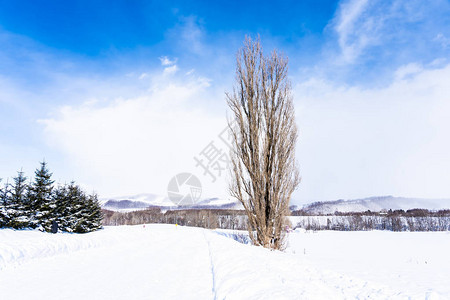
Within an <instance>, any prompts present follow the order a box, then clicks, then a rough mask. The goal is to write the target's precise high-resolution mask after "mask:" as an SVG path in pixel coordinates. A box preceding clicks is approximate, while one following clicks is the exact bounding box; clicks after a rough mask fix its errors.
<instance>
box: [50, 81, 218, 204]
mask: <svg viewBox="0 0 450 300" xmlns="http://www.w3.org/2000/svg"><path fill="white" fill-rule="evenodd" d="M151 82H152V86H151V88H150V90H149V92H148V93H147V94H146V95H143V96H140V97H136V98H123V99H116V100H113V101H110V102H107V103H105V102H101V103H100V104H98V103H85V104H83V105H80V106H65V107H62V108H61V109H60V111H59V114H58V115H57V116H56V117H54V118H48V119H46V120H42V121H41V123H43V124H44V126H45V134H46V137H47V141H48V143H50V144H51V145H52V146H53V147H55V148H58V149H60V150H61V151H62V152H64V153H65V154H66V155H67V158H68V164H70V165H71V166H72V167H73V168H74V169H75V170H76V172H77V173H78V174H80V175H79V177H80V178H79V180H80V181H81V182H84V183H85V184H87V185H89V186H92V187H93V188H95V189H97V190H98V191H99V192H100V194H101V196H113V195H116V196H117V195H126V194H135V193H139V192H151V193H157V194H162V195H165V194H166V188H167V184H168V182H169V180H170V178H171V177H172V176H174V175H176V174H177V173H180V172H192V173H194V174H196V175H197V176H198V177H199V178H200V180H201V181H202V184H203V185H204V188H205V190H204V196H208V195H209V196H213V195H221V196H222V195H225V187H224V182H219V183H218V184H211V183H210V179H209V178H208V177H205V176H203V175H202V174H203V173H202V170H201V169H199V168H196V167H195V161H194V159H193V157H194V156H195V155H197V154H198V153H199V152H200V151H201V150H202V149H203V148H204V147H205V146H206V145H207V144H208V143H209V142H210V141H211V140H213V139H214V138H215V137H216V136H217V134H219V133H220V131H221V130H222V129H223V127H224V126H225V125H226V120H225V116H224V115H215V114H214V113H211V112H210V111H207V108H206V107H204V106H203V105H202V103H204V102H205V101H208V100H209V99H208V97H211V92H210V91H209V89H208V87H209V80H208V79H205V78H202V77H192V76H191V77H189V79H188V78H185V77H181V78H172V79H171V80H167V79H164V77H162V76H161V74H154V75H153V76H151Z"/></svg>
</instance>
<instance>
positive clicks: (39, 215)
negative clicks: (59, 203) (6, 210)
mask: <svg viewBox="0 0 450 300" xmlns="http://www.w3.org/2000/svg"><path fill="white" fill-rule="evenodd" d="M34 174H35V177H34V182H33V183H32V184H31V185H30V189H29V193H28V198H29V200H30V207H29V208H30V211H31V224H30V225H31V226H32V227H36V226H38V225H41V226H42V227H43V229H44V230H45V231H50V230H51V224H52V221H53V219H54V216H53V210H54V209H55V203H54V201H53V200H54V198H53V197H52V190H53V183H54V181H53V180H51V177H52V173H50V172H49V170H48V168H47V163H46V162H45V161H43V162H41V167H40V168H39V169H36V171H35V173H34Z"/></svg>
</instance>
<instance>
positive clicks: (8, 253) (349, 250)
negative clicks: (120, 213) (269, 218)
mask: <svg viewBox="0 0 450 300" xmlns="http://www.w3.org/2000/svg"><path fill="white" fill-rule="evenodd" d="M229 233H230V232H223V231H220V232H219V231H210V230H204V229H200V228H190V227H180V226H178V227H175V226H174V225H146V226H145V228H144V227H143V226H121V227H108V228H106V229H105V230H102V231H99V232H95V233H90V234H85V235H73V234H56V235H52V234H47V233H41V232H37V231H12V230H0V299H224V298H226V299H354V298H360V299H367V298H370V299H388V298H389V299H449V298H450V281H449V278H450V256H449V253H450V233H448V232H432V233H408V232H402V233H393V232H379V231H373V232H327V231H322V232H318V233H306V232H304V231H296V232H293V233H291V234H290V241H289V247H288V249H287V250H286V252H285V253H282V252H277V251H275V252H274V251H268V250H266V249H263V248H260V247H253V246H250V245H244V244H240V243H238V242H236V241H234V240H233V239H231V238H230V237H227V236H226V235H227V234H229Z"/></svg>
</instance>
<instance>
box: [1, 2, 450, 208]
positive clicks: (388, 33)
mask: <svg viewBox="0 0 450 300" xmlns="http://www.w3.org/2000/svg"><path fill="white" fill-rule="evenodd" d="M449 25H450V3H449V2H448V1H427V2H426V3H425V2H424V1H400V0H397V1H364V0H359V1H356V0H353V1H281V3H274V2H264V1H248V2H242V1H238V2H234V1H217V2H214V3H210V2H202V1H195V2H178V1H164V2H161V3H156V2H150V1H114V3H111V2H105V1H70V3H69V2H59V1H21V2H20V3H19V2H18V1H1V2H0V44H1V45H2V47H0V122H1V123H0V124H1V127H0V165H1V168H0V178H7V177H9V176H12V175H14V174H15V172H16V171H17V170H18V169H20V168H21V167H23V169H24V170H25V171H26V172H27V174H28V175H30V174H32V172H33V169H34V168H35V167H36V166H37V165H38V161H39V160H42V159H43V158H45V159H46V160H47V161H48V162H49V165H50V167H51V169H52V170H53V172H54V173H55V176H56V179H57V180H58V181H59V182H65V181H69V180H72V179H75V180H77V181H79V182H80V183H81V184H83V185H84V186H85V187H86V188H88V189H94V190H96V191H98V192H99V193H100V196H112V195H123V194H136V193H141V192H153V193H157V194H164V193H165V189H166V186H167V183H168V181H169V180H170V178H171V177H172V176H173V175H175V174H177V173H178V172H184V171H189V172H193V173H196V174H197V175H198V176H199V178H200V179H202V183H204V193H205V195H208V196H214V195H219V196H223V197H225V196H226V195H225V194H224V192H223V191H224V190H225V188H224V187H225V182H226V180H225V178H224V176H222V177H223V178H221V181H220V182H215V183H214V184H213V183H210V182H208V181H209V180H208V178H207V177H205V176H204V175H203V174H202V172H201V170H199V169H198V167H197V168H196V167H195V163H194V162H193V157H194V156H196V155H198V154H199V153H200V152H201V150H202V149H203V148H204V147H205V146H206V145H208V143H209V142H210V141H214V140H215V139H216V137H217V135H218V133H220V132H221V130H222V128H223V127H224V126H225V125H226V123H225V117H226V104H225V97H224V92H225V91H227V90H231V88H232V85H233V76H234V61H235V53H236V51H237V49H238V48H239V47H240V46H241V45H242V41H243V39H244V37H245V35H251V36H256V35H258V34H259V35H260V37H261V40H262V43H263V47H264V49H265V50H266V52H268V51H271V50H272V49H278V50H281V51H283V52H284V53H285V54H286V55H287V56H288V57H289V65H290V77H291V81H292V86H293V91H294V99H295V104H296V114H297V122H298V125H299V130H300V139H299V143H298V154H297V156H298V161H299V165H300V170H301V174H302V176H303V182H302V184H301V186H300V188H299V190H298V191H297V192H296V194H295V195H294V202H295V203H304V202H309V201H317V200H331V199H338V198H355V197H365V196H372V195H384V194H394V195H399V196H417V197H434V198H440V197H450V191H449V190H448V188H447V184H446V183H447V182H449V180H450V176H449V175H447V171H446V170H448V169H449V167H450V157H449V155H448V154H447V153H450V152H448V150H450V149H449V148H450V147H449V142H448V141H447V139H448V138H447V137H448V134H449V133H450V132H449V128H450V122H448V121H447V119H448V118H447V117H449V111H450V99H449V98H450V93H449V89H448V87H447V85H449V84H447V82H448V79H449V77H448V76H450V70H449V69H450V63H449V54H450V26H449Z"/></svg>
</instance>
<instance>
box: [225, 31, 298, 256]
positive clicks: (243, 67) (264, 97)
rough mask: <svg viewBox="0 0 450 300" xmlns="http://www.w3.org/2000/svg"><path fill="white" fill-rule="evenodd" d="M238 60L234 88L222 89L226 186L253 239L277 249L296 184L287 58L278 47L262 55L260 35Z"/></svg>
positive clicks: (248, 43)
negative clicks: (227, 144) (226, 110)
mask: <svg viewBox="0 0 450 300" xmlns="http://www.w3.org/2000/svg"><path fill="white" fill-rule="evenodd" d="M236 61H237V66H236V82H235V86H234V88H233V92H232V93H226V96H227V102H228V106H229V107H230V109H231V112H232V117H233V118H232V119H230V120H229V121H228V125H229V128H230V132H231V136H232V146H233V147H232V150H231V153H230V155H231V165H232V169H231V180H230V184H229V190H230V194H231V196H233V197H235V198H237V199H238V200H239V201H240V202H241V203H242V205H243V206H244V208H245V211H246V214H247V216H248V231H249V234H250V238H251V239H252V242H253V243H254V244H256V245H262V246H264V247H266V248H272V249H280V248H282V247H283V237H284V234H283V224H284V222H285V221H286V216H287V215H288V214H289V201H290V198H291V195H292V193H293V191H294V190H295V189H296V187H297V186H298V184H299V182H300V177H299V172H298V168H297V166H296V161H295V144H296V141H297V127H296V124H295V114H294V105H293V100H292V95H291V84H290V81H289V79H288V77H287V72H288V60H287V58H286V57H284V56H282V55H280V54H279V53H277V52H276V51H273V52H272V54H271V55H270V56H268V57H265V56H264V55H263V51H262V48H261V44H260V40H259V37H258V38H257V39H256V40H254V41H253V40H252V39H251V38H249V37H246V39H245V42H244V47H243V48H241V49H240V50H239V52H238V54H237V60H236Z"/></svg>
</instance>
